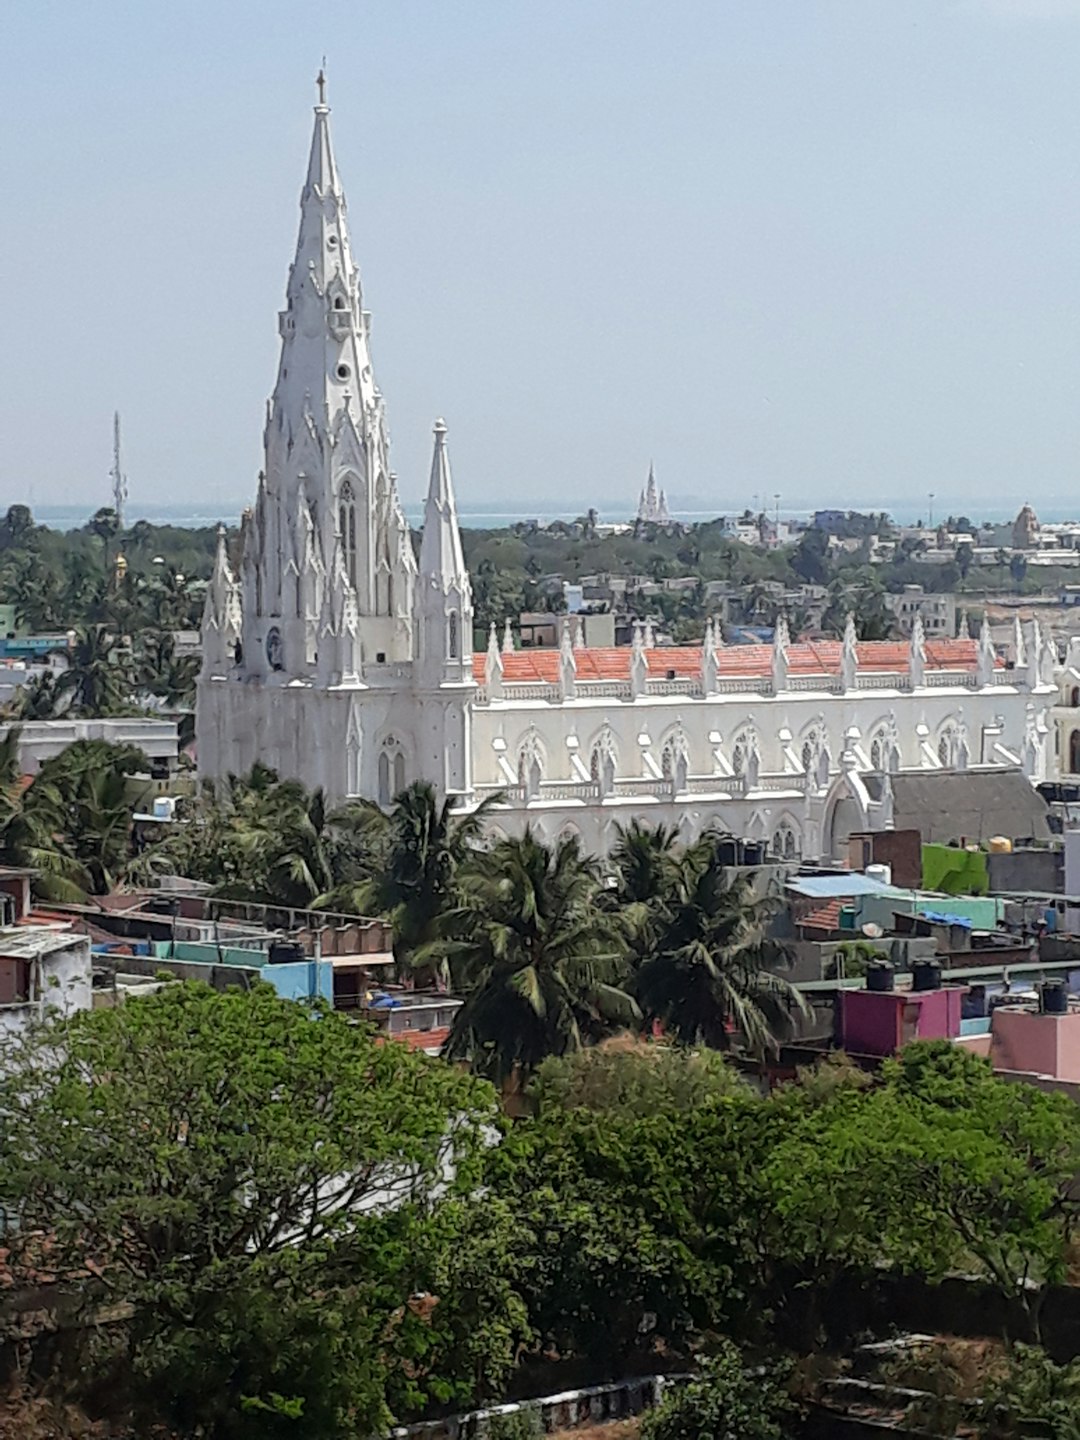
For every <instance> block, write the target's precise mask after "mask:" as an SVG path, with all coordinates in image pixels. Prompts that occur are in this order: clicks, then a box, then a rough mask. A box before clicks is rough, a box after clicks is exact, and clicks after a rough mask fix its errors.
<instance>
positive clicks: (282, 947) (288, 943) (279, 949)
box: [266, 940, 307, 965]
mask: <svg viewBox="0 0 1080 1440" xmlns="http://www.w3.org/2000/svg"><path fill="white" fill-rule="evenodd" d="M266 958H267V960H268V961H269V962H270V964H271V965H295V964H296V963H297V962H298V961H300V960H306V959H307V956H306V955H305V954H304V947H303V946H302V945H298V944H297V943H296V941H295V940H275V941H274V943H273V944H272V945H271V946H270V949H269V951H268V952H267V956H266Z"/></svg>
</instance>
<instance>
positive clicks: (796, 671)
mask: <svg viewBox="0 0 1080 1440" xmlns="http://www.w3.org/2000/svg"><path fill="white" fill-rule="evenodd" d="M842 653H843V646H842V645H841V644H840V641H839V640H802V641H798V642H796V643H794V644H792V645H789V646H788V673H789V674H790V675H838V674H839V673H840V658H841V655H842ZM631 654H632V650H631V647H630V646H629V645H620V646H618V647H615V648H610V649H585V650H575V651H574V663H575V665H576V667H577V678H578V679H579V680H628V679H629V678H630V656H631ZM645 654H646V656H647V658H648V662H649V674H650V675H652V676H653V677H654V678H663V677H665V676H669V675H671V673H672V672H674V678H676V679H684V678H693V677H696V676H697V675H699V674H700V673H701V647H700V645H679V646H669V647H666V648H663V649H660V648H657V649H653V650H647V651H646V652H645ZM909 654H910V649H909V646H908V643H907V641H906V640H863V641H860V643H859V645H858V658H859V669H860V670H861V671H863V672H873V671H875V670H877V671H881V672H883V673H884V672H889V671H897V670H906V669H907V666H908V656H909ZM977 656H978V645H977V643H976V641H974V640H962V639H961V640H928V641H927V642H926V669H927V670H974V669H975V666H976V663H977ZM997 663H998V665H999V666H1000V665H1001V664H1002V663H1003V662H1002V661H1000V660H999V661H998V662H997ZM486 664H487V656H486V655H484V654H478V655H474V656H473V674H474V675H476V676H478V677H479V676H482V675H483V674H484V670H485V666H486ZM502 665H503V678H504V680H507V681H509V682H510V683H511V684H513V683H515V682H516V683H518V684H548V685H555V684H557V683H558V679H559V651H558V650H556V649H554V648H552V649H541V650H515V651H514V652H513V654H506V655H503V657H502ZM717 670H718V671H719V673H720V674H721V675H729V676H738V675H745V676H747V678H750V677H753V676H758V675H768V674H770V673H771V671H772V646H771V645H726V646H724V647H723V648H722V649H721V650H719V651H718V652H717Z"/></svg>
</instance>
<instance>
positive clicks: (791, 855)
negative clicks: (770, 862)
mask: <svg viewBox="0 0 1080 1440" xmlns="http://www.w3.org/2000/svg"><path fill="white" fill-rule="evenodd" d="M772 853H773V855H774V856H775V857H776V859H777V860H796V859H798V855H799V841H798V837H797V836H796V834H795V830H794V827H793V826H792V825H791V824H790V823H789V822H788V821H787V820H784V821H781V823H780V824H779V825H778V826H777V827H776V833H775V834H774V835H773V837H772Z"/></svg>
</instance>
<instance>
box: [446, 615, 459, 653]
mask: <svg viewBox="0 0 1080 1440" xmlns="http://www.w3.org/2000/svg"><path fill="white" fill-rule="evenodd" d="M446 636H447V638H446V653H447V654H448V655H449V656H450V659H451V660H456V659H457V658H458V613H457V611H456V610H451V611H450V618H449V620H448V621H447V625H446Z"/></svg>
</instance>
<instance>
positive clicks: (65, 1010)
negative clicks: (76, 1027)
mask: <svg viewBox="0 0 1080 1440" xmlns="http://www.w3.org/2000/svg"><path fill="white" fill-rule="evenodd" d="M91 1003H92V971H91V963H90V939H89V936H86V935H79V934H76V933H75V932H74V931H72V930H67V929H61V928H59V927H54V926H45V925H41V926H38V925H18V926H13V927H12V928H10V929H5V930H0V1057H2V1055H3V1048H4V1044H5V1042H6V1041H8V1040H9V1039H10V1037H11V1036H13V1035H17V1034H21V1033H22V1032H23V1031H24V1030H25V1029H27V1027H29V1026H30V1025H32V1024H34V1023H35V1022H37V1021H39V1020H42V1019H45V1018H47V1017H48V1016H49V1015H51V1014H59V1015H71V1014H74V1012H75V1011H77V1010H89V1009H90V1007H91ZM0 1063H2V1058H0Z"/></svg>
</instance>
